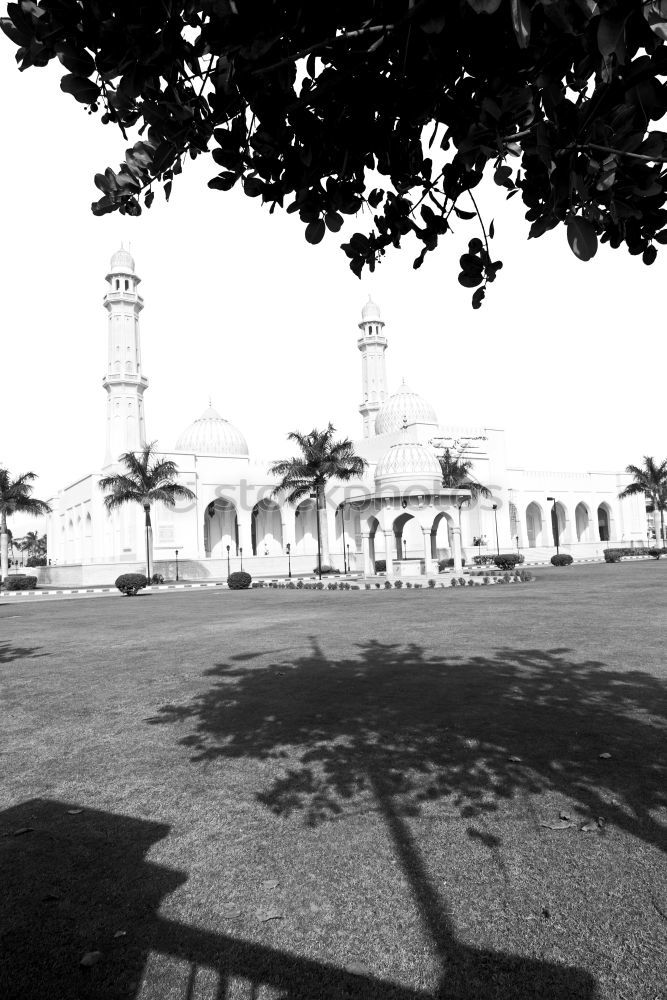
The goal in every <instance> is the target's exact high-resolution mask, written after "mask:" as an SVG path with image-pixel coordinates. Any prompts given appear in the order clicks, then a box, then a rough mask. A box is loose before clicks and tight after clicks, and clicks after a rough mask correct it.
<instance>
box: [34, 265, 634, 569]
mask: <svg viewBox="0 0 667 1000" xmlns="http://www.w3.org/2000/svg"><path fill="white" fill-rule="evenodd" d="M106 280H107V292H106V295H105V298H104V307H105V309H106V311H107V314H108V316H107V331H108V332H107V362H106V369H105V374H104V378H103V383H102V384H103V387H104V389H105V391H106V394H107V407H106V441H105V452H104V453H105V457H104V462H103V465H102V467H101V468H100V469H99V471H96V472H93V473H90V474H88V475H85V476H83V477H81V478H80V479H78V480H77V481H76V482H74V483H71V484H69V485H68V486H66V487H65V488H64V489H62V490H61V491H60V492H59V493H58V494H57V496H56V497H53V498H52V499H51V501H50V502H51V504H52V507H53V514H52V515H50V517H49V518H48V524H47V538H48V557H49V560H50V565H49V566H47V567H45V568H44V569H43V570H42V572H41V576H42V579H43V581H44V582H49V581H50V582H54V583H62V584H67V583H70V584H76V583H96V582H109V581H110V580H113V579H115V576H117V575H118V574H119V573H120V572H123V571H130V570H132V569H136V570H138V571H141V569H142V568H143V566H144V565H145V563H144V552H145V548H144V545H145V540H144V528H143V510H142V509H141V508H140V507H137V508H136V509H135V508H134V507H132V506H127V507H125V508H123V509H121V510H119V511H116V512H114V513H112V514H108V513H107V512H106V510H105V507H104V502H103V495H102V493H101V491H100V489H99V487H98V483H99V480H100V478H101V477H102V476H103V475H108V474H109V473H110V472H112V471H115V470H116V469H117V468H118V467H119V466H118V458H119V456H120V455H121V454H122V453H124V452H126V451H135V450H138V449H140V448H141V447H142V446H143V445H144V444H145V442H146V440H147V438H146V420H145V413H144V395H145V392H146V389H147V388H148V379H147V378H146V376H145V374H144V372H143V370H142V364H141V336H140V324H139V314H140V312H141V310H142V308H143V300H142V298H141V296H140V295H139V292H138V287H139V282H140V279H139V277H138V276H137V274H136V270H135V266H134V261H133V259H132V257H131V255H130V254H129V253H128V251H126V250H120V251H118V252H117V253H115V254H114V255H113V257H112V260H111V267H110V270H109V273H108V275H107V278H106ZM358 327H359V334H358V337H357V348H358V350H359V353H360V356H361V384H362V399H361V403H360V406H359V412H360V414H361V421H362V427H361V437H360V439H359V440H357V441H355V450H356V451H357V453H358V454H359V455H361V456H362V457H363V458H365V459H366V461H367V463H368V464H367V469H366V472H365V474H364V476H363V477H362V478H361V479H360V480H359V481H358V482H355V483H346V484H344V485H342V484H332V485H331V487H330V489H329V491H328V494H327V497H326V518H325V520H326V528H327V530H326V531H325V532H324V533H323V538H322V546H323V562H325V563H327V564H333V565H334V566H336V567H337V568H339V569H344V568H346V567H349V568H351V569H356V570H360V569H363V570H365V571H366V572H372V571H373V569H374V566H375V563H376V561H378V560H384V562H385V564H386V568H387V572H393V573H406V572H421V573H433V572H437V565H436V561H437V560H438V559H442V558H452V559H454V560H455V562H456V564H457V565H458V564H459V562H460V559H461V557H464V558H468V559H470V558H472V556H474V555H476V554H493V553H495V552H496V551H510V550H517V549H518V550H519V551H520V552H522V553H523V554H524V556H525V557H526V561H527V562H531V561H541V560H543V559H544V558H548V557H549V556H550V555H552V554H553V552H554V551H555V544H556V542H558V545H559V547H560V548H561V549H562V550H563V551H567V552H570V553H571V554H572V555H573V556H574V557H575V558H583V557H595V556H601V555H602V552H603V549H604V547H605V546H606V545H607V544H608V543H612V544H624V545H634V544H637V545H641V544H643V543H645V542H646V535H647V528H646V514H645V505H644V500H643V498H642V497H633V498H630V499H628V500H623V501H621V500H619V499H618V493H619V492H620V491H621V490H622V489H623V487H624V486H625V485H626V484H627V482H628V477H627V476H626V475H625V474H623V473H617V472H597V473H591V472H587V473H576V472H560V471H531V470H528V469H523V468H512V467H508V464H507V460H506V451H505V433H504V431H502V430H500V429H497V428H489V427H482V426H477V425H475V424H474V423H473V424H470V425H467V426H449V425H447V424H442V423H441V422H440V419H439V415H438V413H437V412H436V410H435V408H434V407H433V406H432V405H431V404H430V403H429V402H428V401H427V400H425V399H423V398H422V397H421V396H420V395H419V394H418V393H417V392H415V391H413V389H411V388H410V387H409V386H408V385H406V384H405V383H403V384H401V385H400V386H399V387H398V389H396V390H395V391H393V392H392V391H391V390H390V388H389V384H388V380H387V366H386V352H387V349H388V339H387V336H386V334H385V324H384V321H383V320H382V318H381V315H380V311H379V309H378V307H377V305H375V303H374V302H372V301H371V300H370V299H369V301H368V302H367V303H366V305H365V306H364V307H363V310H362V315H361V321H360V322H359V324H358ZM445 448H449V449H450V452H451V454H453V455H455V456H458V457H463V458H465V459H467V460H470V461H472V462H473V475H474V478H475V479H476V480H477V481H478V482H480V483H482V484H484V485H485V486H486V487H487V488H488V489H489V491H490V493H491V496H490V497H489V498H486V499H484V498H479V499H477V500H475V499H474V498H473V497H471V495H470V494H469V493H467V492H466V491H465V490H460V489H459V490H445V489H443V487H442V476H441V472H440V464H439V462H438V456H439V454H441V453H442V452H443V450H444V449H445ZM161 454H164V456H165V457H168V458H170V459H173V461H174V462H176V464H177V466H178V469H179V479H180V481H181V482H182V483H183V484H184V485H185V486H188V487H189V488H190V489H191V490H192V491H193V492H194V494H195V497H196V499H195V500H194V501H193V502H191V503H179V504H178V505H177V506H176V508H174V509H169V508H167V507H164V506H163V505H157V507H156V509H155V510H154V511H153V514H152V520H153V554H154V562H155V569H156V571H157V572H162V573H163V574H164V575H165V576H167V575H169V576H172V577H173V576H174V574H175V569H176V562H177V560H178V563H179V568H180V573H181V575H182V576H183V577H187V578H191V579H205V578H216V577H218V578H220V577H223V578H224V577H226V575H227V572H228V570H229V569H231V570H233V569H238V568H240V566H241V564H243V567H244V568H246V569H248V570H249V572H251V573H252V574H253V575H262V574H265V575H276V574H284V573H285V572H286V571H287V570H288V568H291V570H292V572H312V570H313V569H314V567H315V564H316V555H317V519H316V511H315V509H314V505H313V501H312V500H310V499H309V500H305V501H304V502H302V503H301V504H299V505H297V506H292V505H290V504H288V503H286V502H285V501H283V500H282V499H281V498H276V497H275V495H274V493H273V491H274V487H275V485H276V482H275V479H273V478H272V477H271V475H270V474H269V471H268V469H269V466H270V464H271V462H270V461H264V460H259V459H257V458H255V457H253V456H252V454H251V452H250V450H249V448H248V444H247V441H246V439H245V437H244V435H243V433H242V432H241V431H240V430H239V429H238V427H236V426H235V425H234V424H233V423H232V422H231V421H229V420H228V419H226V418H225V417H223V416H221V415H220V414H219V413H218V412H217V411H216V410H215V409H214V408H213V407H212V406H211V405H209V406H208V407H207V408H206V409H205V410H204V412H203V413H202V414H201V416H200V417H198V418H197V419H195V420H194V421H193V422H192V423H191V424H190V425H189V426H187V427H186V428H185V429H184V431H183V432H182V434H181V435H180V436H179V438H178V440H177V441H176V442H175V443H174V447H173V450H171V451H165V452H162V451H161Z"/></svg>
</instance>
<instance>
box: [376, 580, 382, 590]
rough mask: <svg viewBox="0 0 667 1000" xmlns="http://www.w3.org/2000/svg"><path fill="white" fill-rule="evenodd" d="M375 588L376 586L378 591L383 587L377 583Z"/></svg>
mask: <svg viewBox="0 0 667 1000" xmlns="http://www.w3.org/2000/svg"><path fill="white" fill-rule="evenodd" d="M375 586H376V587H377V589H378V590H379V589H380V587H381V586H382V584H381V583H379V582H378V583H376V584H375Z"/></svg>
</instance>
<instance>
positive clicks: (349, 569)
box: [347, 544, 352, 573]
mask: <svg viewBox="0 0 667 1000" xmlns="http://www.w3.org/2000/svg"><path fill="white" fill-rule="evenodd" d="M347 571H348V573H351V572H352V567H351V566H350V546H349V544H348V545H347Z"/></svg>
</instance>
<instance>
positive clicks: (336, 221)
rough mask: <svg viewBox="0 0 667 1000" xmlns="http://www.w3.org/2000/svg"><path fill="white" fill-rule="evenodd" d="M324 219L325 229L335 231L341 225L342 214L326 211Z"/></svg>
mask: <svg viewBox="0 0 667 1000" xmlns="http://www.w3.org/2000/svg"><path fill="white" fill-rule="evenodd" d="M324 221H325V223H326V227H327V229H330V230H331V232H332V233H337V232H338V230H339V229H340V228H341V227H342V225H343V216H342V215H339V214H338V212H327V214H326V215H325V216H324Z"/></svg>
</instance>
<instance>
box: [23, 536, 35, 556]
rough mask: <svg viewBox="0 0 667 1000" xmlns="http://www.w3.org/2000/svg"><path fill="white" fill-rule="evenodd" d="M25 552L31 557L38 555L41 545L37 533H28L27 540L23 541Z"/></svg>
mask: <svg viewBox="0 0 667 1000" xmlns="http://www.w3.org/2000/svg"><path fill="white" fill-rule="evenodd" d="M23 543H24V546H25V550H26V552H27V553H28V555H29V556H36V555H37V547H38V545H39V535H38V533H37V532H36V531H28V532H27V534H26V536H25V538H24V539H23Z"/></svg>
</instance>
